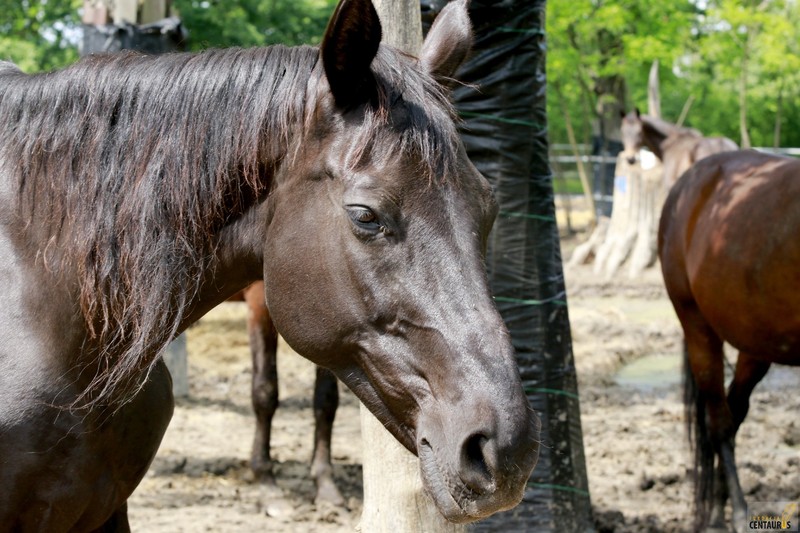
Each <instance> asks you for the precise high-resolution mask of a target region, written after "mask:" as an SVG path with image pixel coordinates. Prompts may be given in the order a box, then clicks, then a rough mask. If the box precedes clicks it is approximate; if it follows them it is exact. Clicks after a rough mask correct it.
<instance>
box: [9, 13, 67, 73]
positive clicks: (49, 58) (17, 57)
mask: <svg viewBox="0 0 800 533" xmlns="http://www.w3.org/2000/svg"><path fill="white" fill-rule="evenodd" d="M81 4H82V2H81V0H18V1H13V0H0V13H3V16H2V18H0V60H2V59H5V60H10V61H13V62H14V63H16V64H17V65H18V66H19V67H20V68H22V69H23V70H26V71H29V72H30V71H36V70H47V69H52V68H55V67H60V66H63V65H66V64H68V63H70V62H72V61H74V60H75V59H76V58H77V57H78V51H77V48H76V41H77V38H78V35H79V33H78V32H79V30H78V28H79V24H80V21H79V19H78V8H80V6H81Z"/></svg>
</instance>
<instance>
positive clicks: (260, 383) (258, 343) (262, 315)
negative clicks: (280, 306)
mask: <svg viewBox="0 0 800 533" xmlns="http://www.w3.org/2000/svg"><path fill="white" fill-rule="evenodd" d="M264 292H265V291H264V282H263V281H257V282H256V283H253V284H252V285H250V286H249V287H247V288H246V289H244V290H243V291H242V292H240V293H238V294H237V295H236V296H234V297H233V298H231V299H232V300H243V301H245V302H246V303H247V314H248V317H247V331H248V334H249V336H250V353H251V356H252V359H253V374H252V389H251V391H252V396H251V398H252V402H253V412H254V414H255V418H256V429H255V436H254V438H253V450H252V453H251V455H250V468H251V469H252V470H253V473H254V474H255V476H256V478H257V479H259V480H261V481H263V482H264V483H267V484H268V485H272V486H274V485H275V477H274V475H273V468H272V467H273V463H272V457H271V454H270V439H271V435H272V418H273V417H274V416H275V411H276V410H277V409H278V404H279V399H278V367H277V354H278V332H277V330H276V329H275V325H274V324H273V323H272V318H271V317H270V315H269V309H268V308H267V305H266V302H265V300H264ZM313 405H314V450H313V452H312V454H311V476H312V477H313V478H314V483H315V485H316V487H317V493H316V496H315V498H314V500H315V501H317V502H319V501H327V502H330V503H333V504H335V505H344V503H345V501H344V497H343V496H342V494H341V493H340V492H339V489H338V487H337V486H336V483H335V482H334V480H333V465H332V464H331V437H332V436H333V420H334V418H335V417H336V410H337V408H338V407H339V389H338V385H337V381H336V376H334V375H333V373H332V372H331V371H330V370H328V369H327V368H322V367H319V366H318V367H317V369H316V379H315V381H314V403H313Z"/></svg>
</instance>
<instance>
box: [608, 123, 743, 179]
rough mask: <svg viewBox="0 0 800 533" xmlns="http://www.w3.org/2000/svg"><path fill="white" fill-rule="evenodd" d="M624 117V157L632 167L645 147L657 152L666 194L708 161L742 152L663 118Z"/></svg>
mask: <svg viewBox="0 0 800 533" xmlns="http://www.w3.org/2000/svg"><path fill="white" fill-rule="evenodd" d="M621 114H622V144H623V151H622V153H623V156H624V157H625V158H626V159H627V161H628V163H629V164H631V165H632V164H634V163H635V162H636V158H637V154H638V153H639V150H641V149H642V147H646V148H647V149H648V150H650V151H651V152H653V153H654V154H655V155H656V157H658V158H659V159H660V160H661V162H662V163H663V164H664V178H663V184H664V190H665V191H667V190H669V188H670V187H672V184H674V183H675V181H677V179H678V178H679V177H680V176H681V175H682V174H683V173H684V172H686V171H687V170H689V168H690V167H691V166H692V165H693V164H695V163H696V162H697V161H700V160H701V159H703V158H704V157H708V156H710V155H711V154H716V153H719V152H727V151H731V150H738V149H739V146H738V145H737V144H736V143H735V142H733V141H732V140H730V139H728V138H727V137H704V136H703V134H702V133H700V132H699V131H697V130H696V129H693V128H683V127H681V126H676V125H675V124H671V123H669V122H667V121H665V120H661V119H660V118H656V117H651V116H648V115H642V114H641V113H639V109H634V110H633V111H630V112H629V113H627V114H625V113H621Z"/></svg>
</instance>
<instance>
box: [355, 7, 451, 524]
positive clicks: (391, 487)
mask: <svg viewBox="0 0 800 533" xmlns="http://www.w3.org/2000/svg"><path fill="white" fill-rule="evenodd" d="M373 3H374V4H375V8H376V9H377V11H378V15H379V16H380V18H381V26H382V28H383V42H385V43H387V44H391V45H392V46H395V47H397V48H400V49H401V50H403V51H405V52H407V53H410V54H413V55H418V54H419V51H420V49H421V48H422V22H421V14H420V7H419V1H418V0H373ZM361 440H362V443H363V479H364V511H363V513H362V515H361V524H360V525H359V528H360V530H361V531H363V532H364V533H399V532H404V531H425V532H430V533H445V532H446V533H461V532H464V531H465V529H464V526H460V525H455V524H452V523H450V522H448V521H447V520H446V519H445V518H444V517H443V516H442V515H441V514H440V513H439V511H438V509H437V508H436V505H435V504H434V503H433V500H431V498H430V497H429V496H428V494H427V493H426V492H425V490H424V489H423V486H422V480H421V479H420V473H419V460H418V459H417V458H416V457H415V456H414V455H413V454H412V453H410V452H409V451H408V450H406V449H405V448H404V447H403V446H401V445H400V443H398V442H397V440H396V439H395V438H394V437H393V436H392V435H391V434H390V433H389V432H388V431H387V430H386V429H385V428H384V427H383V425H382V424H381V423H380V422H379V421H378V419H376V418H375V416H373V414H372V413H370V412H369V410H367V408H366V407H364V405H363V404H362V405H361Z"/></svg>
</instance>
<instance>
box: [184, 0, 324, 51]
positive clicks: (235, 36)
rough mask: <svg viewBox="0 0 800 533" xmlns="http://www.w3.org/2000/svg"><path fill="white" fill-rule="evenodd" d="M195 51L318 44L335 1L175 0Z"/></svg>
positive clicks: (190, 43)
mask: <svg viewBox="0 0 800 533" xmlns="http://www.w3.org/2000/svg"><path fill="white" fill-rule="evenodd" d="M173 5H174V6H175V8H176V10H177V11H178V13H179V14H180V16H181V18H182V20H183V23H184V25H185V26H186V28H188V30H189V45H190V47H191V48H192V49H194V50H199V49H203V48H209V47H222V46H261V45H269V44H277V43H283V44H286V45H296V44H318V43H319V41H320V40H321V38H322V33H323V32H324V31H325V25H326V24H327V22H328V18H329V17H330V14H331V12H332V11H333V8H334V6H335V5H336V1H335V0H225V1H223V0H174V4H173Z"/></svg>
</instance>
